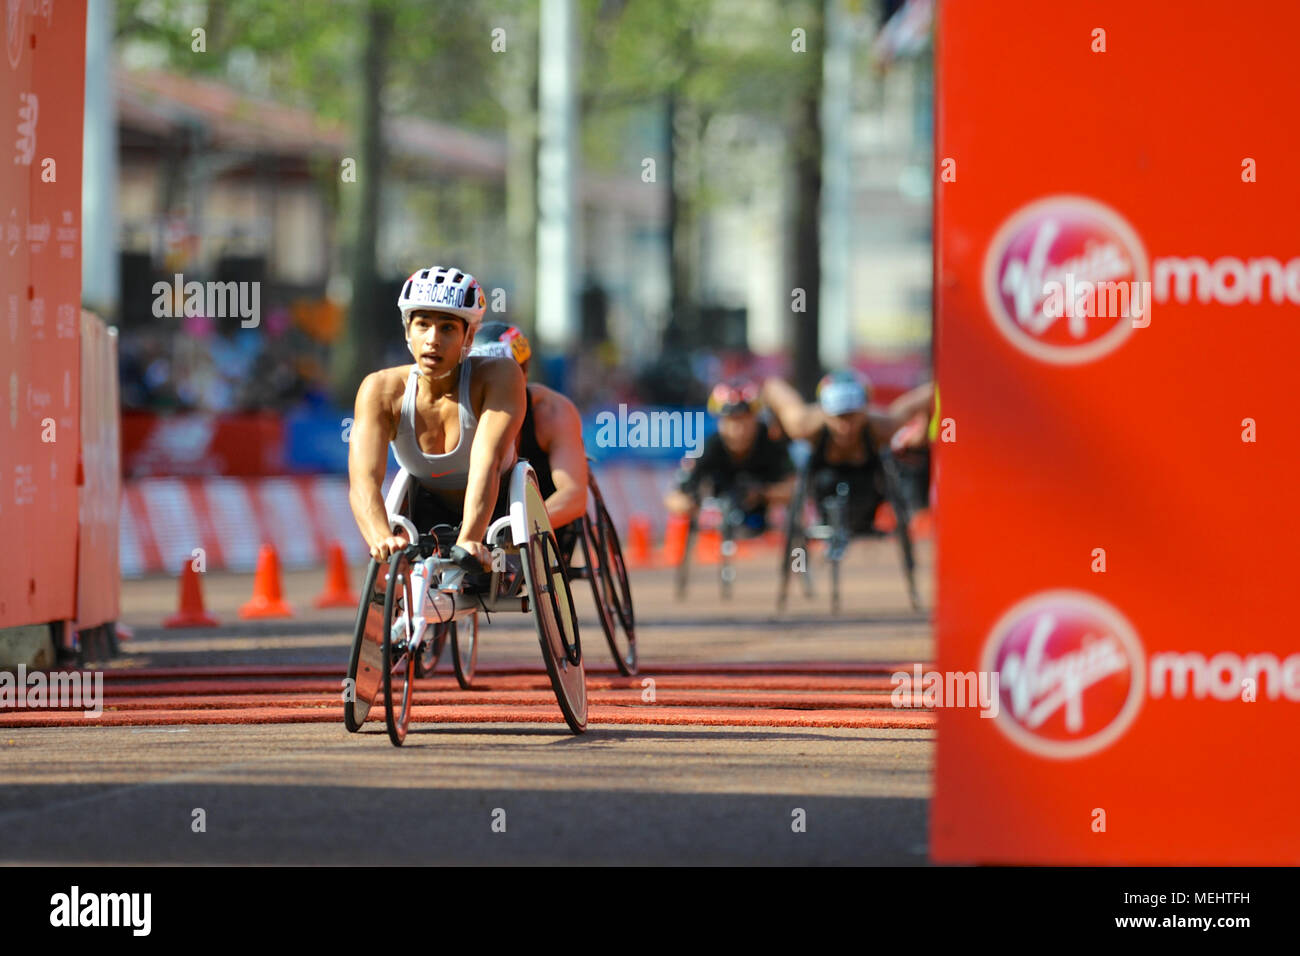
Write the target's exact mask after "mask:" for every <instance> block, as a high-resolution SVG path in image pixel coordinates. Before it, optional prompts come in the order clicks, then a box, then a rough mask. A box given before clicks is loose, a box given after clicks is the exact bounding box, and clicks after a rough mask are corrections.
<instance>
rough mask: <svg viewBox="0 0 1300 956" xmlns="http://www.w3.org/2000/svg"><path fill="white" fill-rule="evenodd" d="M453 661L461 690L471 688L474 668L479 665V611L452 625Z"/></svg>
mask: <svg viewBox="0 0 1300 956" xmlns="http://www.w3.org/2000/svg"><path fill="white" fill-rule="evenodd" d="M451 663H452V667H453V668H454V669H455V671H456V683H458V684H460V687H461V690H469V689H470V686H471V685H472V684H473V683H474V668H475V667H477V666H478V614H477V613H475V614H471V615H470V616H469V617H466V618H462V619H461V620H460V621H457V622H454V623H453V624H452V625H451Z"/></svg>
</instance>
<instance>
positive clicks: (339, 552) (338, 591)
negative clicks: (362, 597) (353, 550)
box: [316, 541, 358, 607]
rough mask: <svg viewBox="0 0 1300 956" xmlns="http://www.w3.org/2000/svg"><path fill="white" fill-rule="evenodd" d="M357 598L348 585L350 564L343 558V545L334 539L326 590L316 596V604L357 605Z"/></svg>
mask: <svg viewBox="0 0 1300 956" xmlns="http://www.w3.org/2000/svg"><path fill="white" fill-rule="evenodd" d="M357 600H358V598H357V596H356V594H355V593H354V592H353V591H352V590H351V589H350V588H349V587H348V566H347V564H346V563H345V562H344V560H343V547H342V545H340V544H339V543H338V542H337V541H332V542H330V553H329V559H328V561H327V562H326V568H325V590H324V591H322V592H321V593H320V597H318V598H316V606H317V607H356V606H357Z"/></svg>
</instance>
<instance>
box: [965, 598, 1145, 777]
mask: <svg viewBox="0 0 1300 956" xmlns="http://www.w3.org/2000/svg"><path fill="white" fill-rule="evenodd" d="M1145 660H1146V658H1145V654H1144V652H1143V650H1142V645H1141V643H1140V642H1139V641H1138V638H1137V634H1136V633H1135V632H1134V630H1133V628H1132V626H1131V625H1130V624H1129V623H1128V621H1126V620H1125V619H1124V617H1123V615H1121V614H1120V613H1119V612H1118V611H1117V610H1115V608H1113V607H1111V606H1110V605H1109V604H1107V603H1105V602H1104V601H1102V600H1100V599H1098V598H1096V597H1093V596H1092V595H1090V594H1085V593H1084V592H1082V591H1047V592H1044V593H1041V594H1037V595H1035V596H1033V597H1031V598H1028V599H1027V600H1024V601H1021V602H1020V603H1019V604H1017V605H1016V606H1015V607H1013V608H1012V609H1011V610H1010V611H1008V612H1007V613H1006V614H1004V615H1003V616H1002V618H1001V620H999V621H998V623H997V624H996V625H994V627H993V630H992V631H991V632H990V633H989V637H988V640H987V642H986V643H985V645H984V653H983V662H982V665H981V669H982V670H985V671H989V672H993V673H996V674H997V675H998V688H999V691H998V692H999V698H1000V699H999V704H1000V706H999V712H998V716H997V719H996V720H995V723H996V724H997V726H998V727H999V728H1000V729H1001V730H1002V731H1003V732H1004V733H1006V735H1007V736H1008V737H1010V738H1011V740H1012V741H1013V742H1014V743H1016V744H1018V745H1019V746H1021V747H1023V748H1024V749H1026V750H1028V751H1030V752H1032V753H1035V754H1038V755H1039V756H1043V757H1051V758H1055V759H1069V758H1072V757H1082V756H1085V755H1087V754H1091V753H1095V752H1096V751H1098V750H1101V749H1102V748H1104V747H1107V746H1109V745H1110V744H1111V743H1113V742H1114V741H1115V740H1116V739H1117V738H1118V737H1119V736H1120V735H1121V734H1122V733H1123V732H1124V731H1125V730H1126V729H1127V727H1128V725H1129V724H1130V723H1132V721H1133V718H1134V717H1135V716H1136V715H1137V711H1138V708H1139V707H1141V705H1142V697H1143V691H1144V688H1143V673H1144V671H1145Z"/></svg>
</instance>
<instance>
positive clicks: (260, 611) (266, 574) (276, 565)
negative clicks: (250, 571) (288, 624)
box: [239, 544, 293, 620]
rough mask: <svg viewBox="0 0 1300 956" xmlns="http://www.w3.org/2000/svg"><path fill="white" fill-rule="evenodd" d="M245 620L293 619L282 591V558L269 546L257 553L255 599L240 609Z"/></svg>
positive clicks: (240, 614) (264, 546)
mask: <svg viewBox="0 0 1300 956" xmlns="http://www.w3.org/2000/svg"><path fill="white" fill-rule="evenodd" d="M239 616H240V617H241V618H243V619H245V620H247V619H249V618H264V617H293V609H292V608H290V607H289V605H288V604H286V603H285V601H284V597H283V594H282V592H281V590H280V556H279V555H278V554H276V551H275V548H274V547H272V546H271V545H269V544H264V545H262V550H260V551H258V552H257V576H256V577H255V578H254V579H253V599H252V600H251V601H249V602H248V603H247V604H245V605H244V606H243V607H241V608H240V609H239Z"/></svg>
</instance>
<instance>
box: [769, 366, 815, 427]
mask: <svg viewBox="0 0 1300 956" xmlns="http://www.w3.org/2000/svg"><path fill="white" fill-rule="evenodd" d="M763 401H765V402H767V404H768V407H769V408H771V409H772V411H773V412H775V413H776V417H777V420H778V421H780V422H781V427H782V428H784V429H785V433H786V434H787V435H789V436H790V437H791V438H810V437H812V436H813V435H815V434H816V433H817V430H818V429H819V428H821V427H822V425H823V424H825V419H824V418H823V416H822V410H821V409H820V408H818V407H817V406H816V405H809V404H808V403H807V402H805V401H804V400H803V399H802V398H800V397H799V393H798V392H796V391H795V390H794V389H793V388H791V387H790V386H789V385H787V384H786V383H785V382H783V381H781V380H780V379H779V378H769V379H768V380H767V381H766V382H764V383H763Z"/></svg>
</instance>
